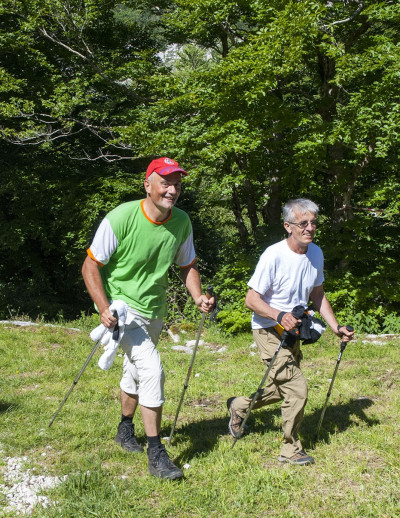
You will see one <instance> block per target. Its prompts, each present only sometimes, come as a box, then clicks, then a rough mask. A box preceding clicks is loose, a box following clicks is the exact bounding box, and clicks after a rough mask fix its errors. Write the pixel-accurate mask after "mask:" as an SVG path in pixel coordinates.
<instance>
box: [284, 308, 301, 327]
mask: <svg viewBox="0 0 400 518" xmlns="http://www.w3.org/2000/svg"><path fill="white" fill-rule="evenodd" d="M298 324H301V320H299V319H297V318H295V317H294V316H293V315H292V313H290V312H288V313H285V314H284V315H283V316H282V319H281V321H280V325H281V326H282V327H283V328H284V330H285V331H291V330H292V329H295V328H296V327H297V326H298Z"/></svg>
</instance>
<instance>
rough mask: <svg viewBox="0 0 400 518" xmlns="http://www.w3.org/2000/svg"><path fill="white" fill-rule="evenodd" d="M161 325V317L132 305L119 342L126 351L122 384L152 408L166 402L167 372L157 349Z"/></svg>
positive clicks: (144, 404) (142, 402)
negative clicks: (141, 312) (156, 317)
mask: <svg viewBox="0 0 400 518" xmlns="http://www.w3.org/2000/svg"><path fill="white" fill-rule="evenodd" d="M162 325H163V321H162V319H149V318H146V317H143V316H142V315H140V314H138V313H136V311H133V310H132V309H131V308H129V310H128V316H127V319H126V324H125V330H124V336H123V337H122V340H121V343H120V345H121V347H122V349H123V351H124V353H125V355H124V365H123V373H122V379H121V382H120V387H121V389H122V390H123V391H124V392H126V393H127V394H132V395H138V397H139V403H140V404H141V405H143V406H147V407H150V408H156V407H159V406H161V405H162V404H163V403H164V381H165V374H164V370H163V367H162V363H161V358H160V355H159V353H158V351H157V348H156V346H157V343H158V339H159V336H160V333H161V329H162Z"/></svg>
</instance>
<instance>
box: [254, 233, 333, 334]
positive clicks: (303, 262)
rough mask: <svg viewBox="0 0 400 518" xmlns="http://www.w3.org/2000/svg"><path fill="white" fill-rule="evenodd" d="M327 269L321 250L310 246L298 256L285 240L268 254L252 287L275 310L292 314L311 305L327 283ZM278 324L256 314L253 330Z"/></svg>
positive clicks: (263, 257) (262, 258) (265, 255)
mask: <svg viewBox="0 0 400 518" xmlns="http://www.w3.org/2000/svg"><path fill="white" fill-rule="evenodd" d="M323 268H324V256H323V254H322V250H321V249H320V248H319V246H317V245H315V244H314V243H310V244H309V245H308V250H307V253H306V254H296V253H295V252H293V251H292V250H291V249H290V248H289V246H288V244H287V241H286V239H284V240H283V241H280V242H279V243H275V244H274V245H272V246H269V247H268V248H267V249H266V250H265V251H264V253H263V254H262V255H261V257H260V260H259V261H258V264H257V266H256V269H255V271H254V274H253V276H252V277H251V279H250V281H249V282H248V286H249V287H250V288H252V289H253V290H255V291H256V292H257V293H259V294H260V295H261V298H262V299H263V300H264V301H265V302H266V303H267V304H269V305H270V306H271V307H273V308H275V309H279V310H280V311H285V312H288V311H292V309H293V308H294V307H295V306H297V305H300V304H301V305H302V306H307V305H308V301H309V298H310V293H311V291H312V290H313V288H315V287H316V286H321V284H322V283H323V282H324V272H323ZM276 324H277V322H276V321H275V320H271V319H269V318H264V317H261V316H260V315H258V314H257V313H253V317H252V322H251V326H252V328H253V329H262V328H265V327H272V326H275V325H276Z"/></svg>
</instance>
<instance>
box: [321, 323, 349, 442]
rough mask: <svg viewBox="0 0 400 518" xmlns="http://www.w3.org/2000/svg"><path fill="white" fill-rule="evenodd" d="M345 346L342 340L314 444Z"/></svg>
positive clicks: (345, 343) (347, 327)
mask: <svg viewBox="0 0 400 518" xmlns="http://www.w3.org/2000/svg"><path fill="white" fill-rule="evenodd" d="M346 329H347V331H354V329H353V328H352V327H351V326H346ZM346 345H347V342H344V341H343V340H342V342H341V344H340V352H339V356H338V359H337V360H336V367H335V370H334V372H333V376H332V379H331V384H330V385H329V389H328V393H327V395H326V399H325V404H324V408H323V409H322V413H321V417H320V419H319V423H318V428H317V433H316V439H315V442H317V441H318V438H319V431H320V429H321V425H322V421H323V419H324V415H325V411H326V407H327V406H328V400H329V397H330V395H331V392H332V387H333V382H334V381H335V378H336V373H337V371H338V368H339V363H340V361H341V359H342V355H343V351H344V350H345V349H346Z"/></svg>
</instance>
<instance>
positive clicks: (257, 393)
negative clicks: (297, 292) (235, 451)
mask: <svg viewBox="0 0 400 518" xmlns="http://www.w3.org/2000/svg"><path fill="white" fill-rule="evenodd" d="M287 336H288V333H287V331H284V332H283V333H282V337H281V342H280V344H279V345H278V347H277V348H276V351H275V353H274V355H273V357H272V358H271V361H270V362H269V365H268V368H267V370H266V371H265V374H264V377H263V379H262V380H261V383H260V385H259V386H258V389H257V391H256V392H255V393H254V395H253V398H252V400H251V403H250V406H249V408H248V409H247V412H246V415H245V416H244V419H243V421H242V423H241V425H240V428H239V431H238V434H237V436H236V437H235V440H234V441H233V444H232V448H233V447H234V446H235V444H236V441H237V440H238V439H239V438H240V437H241V435H242V430H243V429H244V425H245V424H246V421H247V419H248V418H249V415H250V412H251V409H252V408H253V406H254V404H255V402H256V399H258V398H259V397H260V396H261V394H262V391H263V386H264V383H265V382H266V380H267V378H268V374H269V373H270V370H271V369H272V366H273V364H274V363H275V360H276V357H277V356H278V353H279V351H280V350H281V347H282V346H283V344H284V343H285V340H286V338H287Z"/></svg>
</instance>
